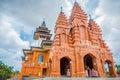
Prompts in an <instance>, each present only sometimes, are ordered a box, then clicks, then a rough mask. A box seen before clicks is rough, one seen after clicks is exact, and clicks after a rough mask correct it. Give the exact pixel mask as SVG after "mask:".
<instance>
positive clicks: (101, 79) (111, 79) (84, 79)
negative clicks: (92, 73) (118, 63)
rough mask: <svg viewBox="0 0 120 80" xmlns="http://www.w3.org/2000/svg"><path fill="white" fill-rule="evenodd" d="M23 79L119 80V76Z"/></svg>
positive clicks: (33, 79)
mask: <svg viewBox="0 0 120 80" xmlns="http://www.w3.org/2000/svg"><path fill="white" fill-rule="evenodd" d="M23 80H120V77H119V78H48V77H47V78H39V79H38V78H37V79H35V78H24V79H23Z"/></svg>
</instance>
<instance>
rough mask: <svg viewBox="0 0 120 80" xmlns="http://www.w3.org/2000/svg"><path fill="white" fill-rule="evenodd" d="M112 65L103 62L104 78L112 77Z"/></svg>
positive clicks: (108, 62)
mask: <svg viewBox="0 0 120 80" xmlns="http://www.w3.org/2000/svg"><path fill="white" fill-rule="evenodd" d="M111 71H112V64H111V62H110V61H108V60H106V61H105V62H104V72H105V73H106V77H112V72H111Z"/></svg>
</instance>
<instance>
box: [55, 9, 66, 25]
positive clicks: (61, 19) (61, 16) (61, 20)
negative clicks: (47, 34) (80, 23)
mask: <svg viewBox="0 0 120 80" xmlns="http://www.w3.org/2000/svg"><path fill="white" fill-rule="evenodd" d="M56 25H63V26H68V21H67V19H66V16H65V14H64V12H63V10H62V7H61V11H60V14H59V16H58V19H57V22H56Z"/></svg>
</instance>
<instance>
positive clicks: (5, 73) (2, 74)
mask: <svg viewBox="0 0 120 80" xmlns="http://www.w3.org/2000/svg"><path fill="white" fill-rule="evenodd" d="M15 74H19V71H13V67H11V66H7V65H5V64H4V63H3V62H2V61H0V80H6V79H7V78H10V77H11V75H15Z"/></svg>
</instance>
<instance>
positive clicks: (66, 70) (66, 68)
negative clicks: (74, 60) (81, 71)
mask: <svg viewBox="0 0 120 80" xmlns="http://www.w3.org/2000/svg"><path fill="white" fill-rule="evenodd" d="M60 74H61V76H70V60H69V59H68V58H66V57H63V58H61V60H60Z"/></svg>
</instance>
